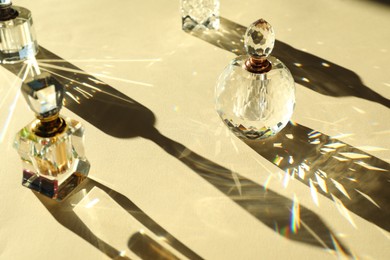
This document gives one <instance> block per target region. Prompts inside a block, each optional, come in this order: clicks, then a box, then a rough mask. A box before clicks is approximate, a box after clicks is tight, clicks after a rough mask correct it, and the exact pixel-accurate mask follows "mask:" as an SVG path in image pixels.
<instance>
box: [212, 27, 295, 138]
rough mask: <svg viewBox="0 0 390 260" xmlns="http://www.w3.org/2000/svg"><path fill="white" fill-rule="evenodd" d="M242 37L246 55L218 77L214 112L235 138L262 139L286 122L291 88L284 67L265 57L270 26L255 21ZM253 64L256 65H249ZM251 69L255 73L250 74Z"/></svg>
mask: <svg viewBox="0 0 390 260" xmlns="http://www.w3.org/2000/svg"><path fill="white" fill-rule="evenodd" d="M258 24H260V25H261V26H258ZM264 28H265V29H264ZM245 36H246V38H245V45H246V48H247V51H248V53H249V55H242V56H239V57H237V58H236V59H234V60H232V61H231V63H230V64H229V65H228V66H227V67H226V68H225V70H224V71H223V72H222V74H221V75H220V77H219V79H218V82H217V86H216V91H215V94H216V110H217V112H218V114H219V116H220V117H221V119H222V120H223V122H224V123H225V124H226V125H227V126H228V127H229V128H230V129H231V130H232V131H233V132H234V133H235V134H236V135H237V136H238V137H240V138H247V139H262V138H266V137H269V136H273V135H275V134H276V133H278V132H279V131H280V130H281V129H282V128H283V127H284V126H286V124H287V123H288V121H289V120H290V118H291V116H292V114H293V110H294V105H295V86H294V80H293V77H292V75H291V73H290V71H289V70H288V69H287V67H286V66H285V65H284V64H283V63H282V62H281V61H280V60H278V59H277V58H275V57H273V56H270V55H269V53H270V51H271V50H272V48H273V43H274V40H275V38H274V33H273V30H272V27H270V26H269V24H268V23H267V22H265V21H264V20H259V21H257V22H255V23H254V24H252V26H250V27H249V28H248V30H247V32H246V34H245ZM268 37H270V38H271V39H269V38H268ZM266 57H267V58H266ZM253 62H254V63H256V62H260V64H253V66H252V63H253ZM248 64H249V65H248ZM264 64H265V65H264ZM248 66H252V67H248ZM256 66H257V67H256ZM253 68H255V69H256V68H257V69H258V71H256V70H255V72H253V71H252V70H253Z"/></svg>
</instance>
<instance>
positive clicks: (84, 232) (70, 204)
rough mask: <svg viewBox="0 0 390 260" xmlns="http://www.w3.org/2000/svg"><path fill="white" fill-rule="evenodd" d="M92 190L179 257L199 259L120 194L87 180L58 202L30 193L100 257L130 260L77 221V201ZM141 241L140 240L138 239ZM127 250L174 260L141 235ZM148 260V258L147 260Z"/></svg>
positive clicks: (136, 237) (158, 246) (160, 246)
mask: <svg viewBox="0 0 390 260" xmlns="http://www.w3.org/2000/svg"><path fill="white" fill-rule="evenodd" d="M94 188H98V189H100V190H101V191H103V192H105V193H106V194H107V195H108V196H110V198H111V199H112V200H113V201H115V202H116V203H117V204H119V205H120V206H121V207H122V208H123V209H124V210H125V211H127V212H128V213H129V214H130V215H131V216H133V217H134V218H135V219H136V220H138V221H139V222H140V223H141V224H143V225H144V226H145V227H147V229H149V230H150V231H152V232H153V233H154V234H156V235H157V236H159V237H164V241H165V242H166V243H168V244H169V245H171V246H172V247H173V248H175V249H176V250H177V251H178V252H180V253H182V254H183V255H184V256H186V257H187V258H188V259H202V258H201V257H200V256H199V255H197V254H196V253H195V252H193V251H192V250H191V249H189V248H188V247H187V246H185V245H184V244H183V243H181V242H180V241H179V240H178V239H176V238H175V237H174V236H173V235H171V234H170V233H169V232H167V231H166V230H165V229H163V228H162V227H161V226H160V225H158V224H157V223H156V222H155V221H154V220H153V219H152V218H150V217H149V216H148V215H146V214H145V213H144V212H143V211H142V210H141V209H140V208H139V207H137V206H136V205H135V204H134V203H133V202H132V201H131V200H129V199H128V198H127V197H125V196H124V195H123V194H121V193H119V192H116V191H115V190H112V189H110V188H108V187H107V186H105V185H103V184H101V183H99V182H97V181H95V180H93V179H90V178H87V179H86V180H84V181H83V182H82V183H81V184H80V185H79V186H78V187H77V188H76V189H75V190H74V191H73V192H72V194H71V195H69V196H68V197H66V198H65V199H64V200H62V201H60V202H58V201H55V200H52V199H50V198H48V197H46V196H44V195H42V194H40V193H37V192H35V191H34V194H35V195H36V196H37V198H38V199H39V200H40V201H41V203H42V204H43V205H44V206H45V207H46V209H47V210H48V211H49V212H50V213H51V215H52V216H53V217H54V218H55V219H56V220H57V221H58V222H59V223H60V224H61V225H63V226H64V227H66V228H67V229H69V230H70V231H72V232H73V233H75V234H76V235H78V236H79V237H81V238H83V239H84V240H85V241H87V242H88V243H90V244H91V245H92V246H94V247H95V248H97V249H99V250H100V251H101V252H102V253H104V254H106V255H107V256H108V257H110V258H112V259H117V260H119V259H130V258H128V257H126V256H123V255H122V254H123V253H122V252H121V250H118V249H116V248H114V247H112V246H111V245H109V244H108V243H106V242H105V241H103V240H102V239H100V238H99V237H97V236H96V235H95V234H94V233H93V232H92V231H91V230H90V229H89V228H88V227H87V225H86V224H85V223H84V222H83V221H82V219H80V218H79V217H78V216H77V214H76V213H75V211H74V208H75V207H76V206H77V205H78V204H79V203H80V201H81V200H82V199H83V198H84V197H85V196H86V195H87V194H88V193H89V192H90V191H91V190H92V189H94ZM141 236H142V237H143V238H144V239H140V237H141ZM134 240H135V241H138V243H137V244H130V241H134ZM148 245H149V247H151V248H153V249H158V250H153V251H148V252H142V254H141V252H140V248H142V247H141V246H143V247H144V248H146V247H147V246H148ZM128 246H129V249H130V250H131V251H132V252H133V253H135V254H136V255H139V256H144V257H142V259H167V260H168V259H177V258H176V257H175V256H174V254H172V253H171V252H169V250H167V249H165V248H164V247H163V246H162V245H161V244H159V243H157V242H156V241H154V240H153V239H151V238H150V237H149V236H147V235H146V234H141V233H140V232H136V233H134V234H132V235H131V236H130V238H129V245H128ZM150 257H152V258H150Z"/></svg>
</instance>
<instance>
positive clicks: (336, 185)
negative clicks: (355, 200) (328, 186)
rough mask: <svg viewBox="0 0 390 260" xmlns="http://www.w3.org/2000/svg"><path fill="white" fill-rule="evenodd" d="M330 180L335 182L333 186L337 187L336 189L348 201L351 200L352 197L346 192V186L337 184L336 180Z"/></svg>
mask: <svg viewBox="0 0 390 260" xmlns="http://www.w3.org/2000/svg"><path fill="white" fill-rule="evenodd" d="M330 180H331V181H332V182H333V184H334V185H335V187H336V188H337V189H338V190H339V191H340V192H341V193H342V194H344V196H345V197H347V198H348V199H351V197H350V196H349V194H348V192H347V191H346V189H345V188H344V186H343V185H342V184H341V183H339V182H337V181H336V180H334V179H332V178H330Z"/></svg>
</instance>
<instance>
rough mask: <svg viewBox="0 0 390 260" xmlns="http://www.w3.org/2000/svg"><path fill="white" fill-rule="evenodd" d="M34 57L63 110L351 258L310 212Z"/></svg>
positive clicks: (105, 88) (149, 116) (98, 84)
mask: <svg viewBox="0 0 390 260" xmlns="http://www.w3.org/2000/svg"><path fill="white" fill-rule="evenodd" d="M37 58H38V61H39V60H41V61H42V62H41V63H40V66H41V69H45V68H47V69H48V71H49V72H51V73H52V74H53V75H55V76H56V77H57V79H58V80H59V81H61V82H62V83H63V84H64V85H65V86H66V91H68V92H69V93H70V95H67V96H66V107H67V108H68V109H70V110H72V111H73V112H74V113H76V114H78V115H79V116H80V117H82V118H83V119H84V120H86V121H88V122H89V123H91V124H92V125H94V126H96V127H97V128H98V129H100V130H101V131H103V132H105V133H106V134H108V135H110V136H114V137H118V138H132V137H143V138H146V139H149V140H151V141H153V142H154V143H156V144H157V145H158V146H160V147H161V148H162V149H164V150H165V151H166V152H167V153H169V154H171V155H172V156H174V157H175V158H177V159H178V160H180V161H181V162H183V163H184V164H185V165H187V166H188V167H189V168H191V169H192V170H193V171H194V172H195V173H196V174H198V175H199V176H200V177H202V178H203V179H204V180H206V181H207V182H208V183H210V184H211V185H213V186H214V187H215V188H217V189H218V190H220V191H221V192H222V193H223V194H224V195H226V196H227V197H229V198H230V199H231V200H232V201H234V202H235V203H237V204H238V205H239V206H241V207H242V208H243V209H244V210H246V211H247V212H248V213H250V214H251V215H252V216H253V217H255V218H256V219H258V220H259V221H261V222H262V223H264V224H265V225H266V226H268V227H269V228H270V229H272V230H274V231H275V232H276V233H277V234H279V235H281V236H283V237H285V238H287V239H290V240H294V241H299V242H303V243H306V244H309V245H314V246H318V247H321V248H324V249H327V250H328V249H332V250H335V251H338V252H340V253H344V254H351V253H350V252H349V250H348V249H347V248H346V247H345V246H344V245H343V244H342V242H341V241H340V240H339V239H338V238H337V237H336V235H335V234H334V233H333V232H332V231H331V230H330V228H329V227H328V226H327V225H326V224H325V223H324V222H323V221H322V220H321V218H320V217H319V216H317V215H316V214H315V213H314V212H312V211H311V210H309V209H307V208H305V207H303V206H298V203H297V202H296V201H293V200H291V199H289V198H286V197H284V196H282V195H280V194H278V193H276V192H274V191H271V190H269V189H267V188H265V187H263V186H261V185H259V184H257V183H255V182H253V181H251V180H249V179H247V178H245V177H244V176H241V175H239V174H238V173H235V172H232V171H230V170H228V169H226V168H224V167H222V166H220V165H218V164H216V163H214V162H212V161H210V160H208V159H206V158H204V157H202V156H200V155H198V154H196V153H194V152H193V151H191V150H189V149H188V148H186V147H185V146H183V145H182V144H180V143H177V142H175V141H173V140H171V139H169V138H167V137H165V136H163V135H162V134H160V133H159V131H158V130H157V129H156V128H155V127H154V123H155V120H156V118H155V116H154V114H153V112H152V111H150V110H149V109H148V108H147V107H145V106H143V105H141V104H140V103H138V102H137V101H135V100H133V99H131V98H130V97H127V96H126V95H124V94H123V93H121V92H119V91H117V90H115V89H114V88H112V87H111V86H109V85H107V84H105V83H104V82H102V81H100V80H98V79H96V78H94V77H93V76H91V75H88V74H87V73H85V72H83V71H82V70H80V69H79V68H77V67H76V66H74V65H72V64H70V63H68V62H66V61H64V60H62V59H61V58H60V57H58V56H56V55H55V54H53V53H51V52H49V51H48V50H46V49H44V48H41V50H40V53H39V55H38V57H37ZM51 61H52V62H51ZM59 61H61V62H59ZM83 93H84V94H83ZM85 93H88V95H86V94H85ZM118 203H119V202H118ZM119 204H120V203H119ZM122 206H123V205H122ZM146 226H147V227H149V226H150V225H146Z"/></svg>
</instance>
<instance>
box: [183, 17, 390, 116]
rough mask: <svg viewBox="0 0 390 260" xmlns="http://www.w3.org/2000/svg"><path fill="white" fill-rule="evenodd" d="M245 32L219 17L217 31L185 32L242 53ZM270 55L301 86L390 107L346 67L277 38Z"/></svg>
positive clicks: (329, 94) (387, 102) (387, 101)
mask: <svg viewBox="0 0 390 260" xmlns="http://www.w3.org/2000/svg"><path fill="white" fill-rule="evenodd" d="M245 31H246V27H245V26H242V25H240V24H237V23H235V22H232V21H230V20H228V19H226V18H223V17H221V27H220V29H219V30H218V31H214V30H197V31H191V32H188V33H190V34H191V35H193V36H195V37H198V38H200V39H202V40H204V41H206V42H208V43H211V44H213V45H215V46H217V47H219V48H221V49H223V50H227V51H229V52H233V53H235V54H236V55H243V54H246V52H245V48H244V43H243V37H244V34H245ZM272 55H274V56H275V57H278V58H280V60H281V61H283V63H285V64H286V66H287V67H288V68H289V69H290V71H291V73H292V75H293V77H294V80H295V82H296V83H299V84H300V85H302V86H304V87H307V88H309V89H311V90H314V91H316V92H318V93H321V94H323V95H327V96H332V97H349V96H354V97H358V98H362V99H366V100H370V101H373V102H376V103H379V104H381V105H383V106H386V107H388V108H390V100H389V99H387V98H385V97H383V96H382V95H380V94H378V93H377V92H375V91H373V90H372V89H370V88H369V87H367V86H366V85H364V83H363V82H362V80H361V79H360V77H359V76H358V75H357V74H356V73H355V72H353V71H351V70H349V69H346V68H344V67H342V66H339V65H337V64H335V63H333V62H331V61H328V60H325V59H323V58H321V57H318V56H315V55H313V54H310V53H307V52H304V51H301V50H298V49H295V48H294V47H292V46H291V45H288V44H286V43H284V42H281V41H278V40H276V42H275V47H274V50H273V51H272ZM222 69H223V68H221V71H222Z"/></svg>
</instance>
